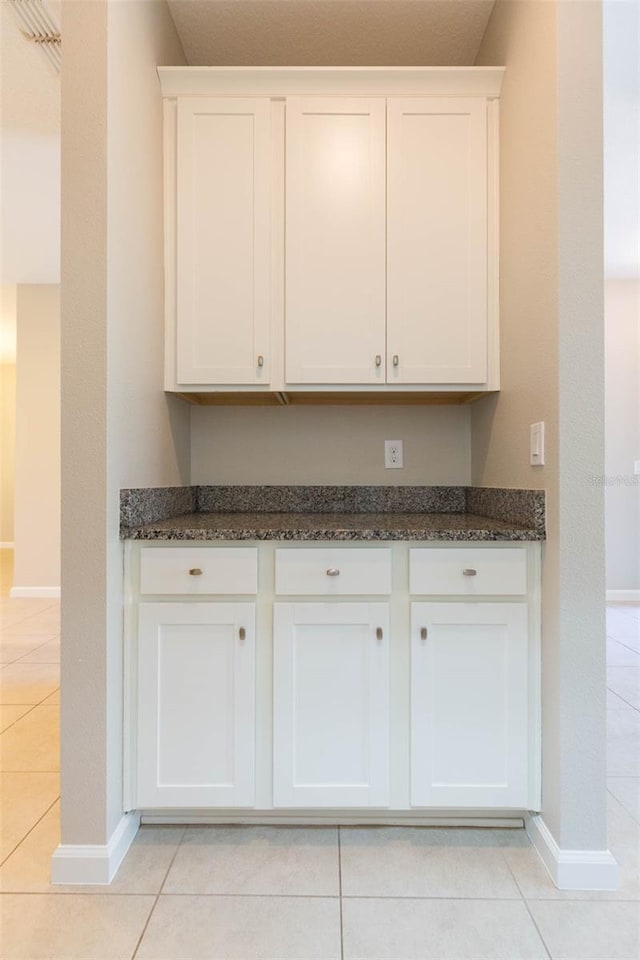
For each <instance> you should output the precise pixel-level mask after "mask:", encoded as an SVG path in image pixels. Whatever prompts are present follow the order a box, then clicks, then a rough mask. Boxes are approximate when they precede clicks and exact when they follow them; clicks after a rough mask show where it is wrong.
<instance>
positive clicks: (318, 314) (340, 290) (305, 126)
mask: <svg viewBox="0 0 640 960" xmlns="http://www.w3.org/2000/svg"><path fill="white" fill-rule="evenodd" d="M286 265H287V269H286V303H285V331H286V334H285V338H286V375H285V379H286V381H287V382H288V383H291V384H298V383H343V384H352V383H384V376H385V375H384V356H385V101H384V99H373V100H367V99H349V98H339V99H327V98H324V97H314V98H309V99H299V98H291V99H287V104H286ZM376 358H379V362H377V361H376Z"/></svg>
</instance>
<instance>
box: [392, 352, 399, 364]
mask: <svg viewBox="0 0 640 960" xmlns="http://www.w3.org/2000/svg"><path fill="white" fill-rule="evenodd" d="M399 364H400V357H399V356H398V354H397V353H394V355H393V365H394V367H397V366H399Z"/></svg>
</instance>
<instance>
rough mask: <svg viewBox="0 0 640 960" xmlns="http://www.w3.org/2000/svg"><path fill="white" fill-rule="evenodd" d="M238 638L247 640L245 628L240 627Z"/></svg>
mask: <svg viewBox="0 0 640 960" xmlns="http://www.w3.org/2000/svg"><path fill="white" fill-rule="evenodd" d="M238 636H239V637H240V639H241V640H244V639H246V636H247V631H246V630H245V628H244V627H240V629H239V630H238Z"/></svg>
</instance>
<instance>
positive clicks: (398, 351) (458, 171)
mask: <svg viewBox="0 0 640 960" xmlns="http://www.w3.org/2000/svg"><path fill="white" fill-rule="evenodd" d="M387 118H388V121H387V122H388V131H387V243H388V260H387V370H388V373H387V380H388V382H389V383H398V384H400V383H414V384H420V383H425V384H426V383H443V384H446V383H451V384H453V383H483V382H484V381H486V379H487V263H488V261H487V106H486V101H485V100H484V99H480V98H475V99H466V98H437V97H432V98H428V99H421V98H415V99H413V98H412V99H395V98H390V99H389V100H388V101H387ZM394 358H397V359H395V360H394Z"/></svg>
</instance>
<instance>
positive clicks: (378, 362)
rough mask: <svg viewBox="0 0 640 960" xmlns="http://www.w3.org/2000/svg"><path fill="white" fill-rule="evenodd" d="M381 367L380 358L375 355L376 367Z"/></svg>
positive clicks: (378, 355) (377, 354)
mask: <svg viewBox="0 0 640 960" xmlns="http://www.w3.org/2000/svg"><path fill="white" fill-rule="evenodd" d="M381 366H382V357H381V356H380V354H379V353H376V367H381Z"/></svg>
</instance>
